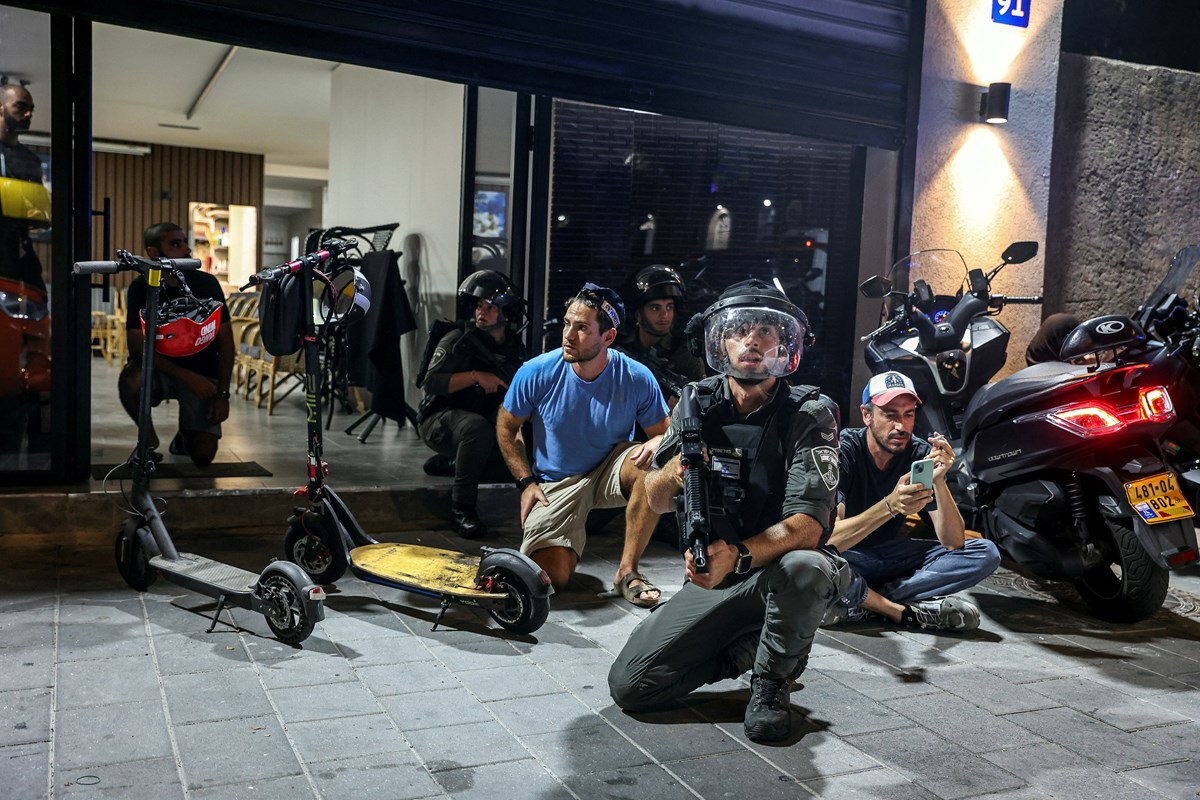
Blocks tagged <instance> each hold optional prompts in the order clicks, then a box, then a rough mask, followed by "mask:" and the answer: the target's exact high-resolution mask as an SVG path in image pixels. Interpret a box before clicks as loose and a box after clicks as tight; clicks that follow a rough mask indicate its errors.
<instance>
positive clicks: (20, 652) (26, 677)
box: [0, 645, 54, 692]
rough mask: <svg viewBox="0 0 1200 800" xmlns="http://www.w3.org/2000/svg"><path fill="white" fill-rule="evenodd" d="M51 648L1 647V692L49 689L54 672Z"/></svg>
mask: <svg viewBox="0 0 1200 800" xmlns="http://www.w3.org/2000/svg"><path fill="white" fill-rule="evenodd" d="M52 655H53V650H52V649H51V648H49V647H36V646H33V647H9V646H6V645H0V692H5V691H9V690H11V689H38V688H42V687H48V686H49V685H50V683H51V680H52V677H51V676H52V675H53V674H54V670H53V668H52V666H51V664H52Z"/></svg>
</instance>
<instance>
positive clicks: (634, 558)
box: [496, 283, 667, 607]
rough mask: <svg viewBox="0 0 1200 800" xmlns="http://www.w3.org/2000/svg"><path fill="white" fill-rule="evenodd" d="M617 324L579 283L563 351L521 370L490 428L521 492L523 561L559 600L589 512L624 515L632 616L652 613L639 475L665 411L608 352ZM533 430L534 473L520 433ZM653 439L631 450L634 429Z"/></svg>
mask: <svg viewBox="0 0 1200 800" xmlns="http://www.w3.org/2000/svg"><path fill="white" fill-rule="evenodd" d="M624 315H625V305H624V304H623V303H622V302H621V297H620V295H618V294H617V293H616V292H614V291H613V290H612V289H609V288H607V287H605V286H597V285H596V284H594V283H585V284H584V285H583V288H582V289H580V290H579V293H578V294H576V295H575V296H574V297H572V298H570V299H569V300H567V311H566V313H565V314H564V315H563V335H562V347H561V348H559V349H557V350H551V351H550V352H548V353H542V354H541V355H540V356H537V357H535V358H531V359H530V360H529V361H526V362H525V364H524V366H522V367H521V368H520V369H519V370H517V374H516V375H515V376H514V377H513V379H512V382H511V383H510V384H509V387H508V393H507V394H506V395H505V397H504V403H503V405H501V407H500V410H499V414H498V415H497V418H496V441H497V443H498V444H499V445H500V452H501V453H502V454H503V455H504V461H505V463H507V464H508V468H509V469H510V470H511V471H512V474H513V477H514V478H516V482H517V489H518V490H519V491H520V492H521V528H522V531H523V534H524V535H523V538H522V541H521V552H523V553H526V554H527V555H529V557H530V558H532V559H533V560H534V561H536V562H537V563H538V565H539V566H540V567H541V568H542V569H544V570H545V571H546V574H547V575H549V576H550V581H551V583H552V584H553V586H554V589H555V591H561V590H562V588H563V587H564V586H565V585H566V583H567V580H568V579H569V578H570V577H571V575H572V574H573V573H574V572H575V566H576V564H578V563H579V558H580V557H581V556H582V555H583V549H584V544H585V542H586V540H587V533H586V528H585V521H586V519H587V515H588V512H589V511H591V510H592V509H593V508H621V507H624V508H625V547H624V550H623V552H622V554H621V563H620V564H619V565H618V567H617V573H616V576H615V577H614V580H613V588H614V591H616V592H619V593H620V594H621V596H623V597H624V598H625V599H626V600H628V601H629V602H630V603H632V604H634V605H635V606H642V607H649V606H653V605H655V604H657V603H658V601H659V598H660V596H661V594H660V592H659V590H658V587H656V586H654V585H653V584H652V583H650V581H649V580H647V579H646V577H645V576H644V575H642V574H641V573H640V572H638V562H639V560H640V559H641V556H642V553H643V551H644V550H645V549H646V545H647V544H648V543H649V541H650V535H651V534H652V533H653V532H654V526H655V524H656V523H657V522H658V514H657V513H655V512H654V511H652V510H651V509H650V504H649V502H648V501H647V499H646V490H645V482H644V481H643V480H642V472H643V471H644V470H646V469H647V468H648V467H649V466H650V463H651V459H652V458H653V457H654V449H655V447H656V446H657V444H658V440H659V437H660V436H661V435H662V434H663V433H664V432H665V431H666V429H667V404H666V402H665V401H664V400H663V396H662V392H660V391H659V389H658V382H657V381H656V380H655V379H654V375H653V374H651V372H650V370H649V369H647V368H646V367H645V366H644V365H642V364H639V363H638V362H637V361H634V360H633V359H632V358H630V357H628V356H626V355H624V354H623V353H620V352H617V351H616V350H610V349H609V348H610V347H611V346H612V343H613V340H614V339H616V338H617V328H619V327H620V326H621V320H622V318H623V317H624ZM527 420H532V421H533V463H532V464H530V463H529V460H528V459H527V458H526V456H525V442H524V439H523V435H522V433H521V426H522V425H524V424H525V422H526V421H527ZM635 425H640V426H641V427H642V430H644V431H645V432H646V434H647V435H648V436H650V437H652V438H651V440H650V442H648V443H645V444H641V443H638V442H635V441H633V437H634V426H635Z"/></svg>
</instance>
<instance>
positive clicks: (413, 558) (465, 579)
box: [350, 542, 504, 599]
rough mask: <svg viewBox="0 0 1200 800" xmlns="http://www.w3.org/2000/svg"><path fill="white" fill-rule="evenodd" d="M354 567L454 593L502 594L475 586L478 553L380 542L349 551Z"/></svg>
mask: <svg viewBox="0 0 1200 800" xmlns="http://www.w3.org/2000/svg"><path fill="white" fill-rule="evenodd" d="M350 560H351V561H352V562H353V563H354V566H355V567H358V568H359V569H361V570H363V571H365V572H369V573H371V574H372V575H376V576H378V577H380V578H382V579H384V580H387V581H390V582H392V583H397V584H404V585H407V586H415V587H420V588H422V589H427V590H430V591H434V592H442V593H445V594H449V595H453V596H455V597H464V598H473V599H483V598H496V597H503V596H504V595H502V594H496V593H494V592H484V591H481V590H479V589H476V588H475V575H476V574H477V573H478V572H479V556H473V555H469V554H467V553H459V552H457V551H455V550H440V549H438V548H436V547H422V546H420V545H411V544H392V543H388V542H380V543H379V544H368V545H363V546H362V547H356V548H354V549H353V550H351V551H350Z"/></svg>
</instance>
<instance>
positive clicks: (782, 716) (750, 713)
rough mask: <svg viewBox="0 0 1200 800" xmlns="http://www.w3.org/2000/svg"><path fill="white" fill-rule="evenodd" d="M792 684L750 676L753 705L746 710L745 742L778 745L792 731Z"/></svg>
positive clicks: (781, 680)
mask: <svg viewBox="0 0 1200 800" xmlns="http://www.w3.org/2000/svg"><path fill="white" fill-rule="evenodd" d="M791 683H792V682H791V681H790V680H787V679H785V678H767V677H765V676H763V675H752V676H750V704H749V705H747V706H746V722H745V725H746V738H747V739H749V740H751V741H753V742H778V741H780V740H781V739H786V738H787V737H788V734H789V733H791V730H792V703H791V696H790V692H791Z"/></svg>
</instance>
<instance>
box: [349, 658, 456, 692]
mask: <svg viewBox="0 0 1200 800" xmlns="http://www.w3.org/2000/svg"><path fill="white" fill-rule="evenodd" d="M358 678H359V680H361V681H362V682H363V684H364V685H366V687H367V688H368V689H370V690H371V693H372V694H374V695H375V696H376V697H386V696H387V695H393V694H407V693H410V692H429V691H436V690H438V689H451V688H459V687H460V686H461V684H460V683H459V682H458V679H457V678H455V677H454V675H453V674H452V673H451V672H450V670H448V669H446V668H445V667H444V666H442V665H441V664H438V663H437V662H434V661H411V662H409V663H407V664H395V665H388V666H379V667H363V668H361V669H359V670H358Z"/></svg>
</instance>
